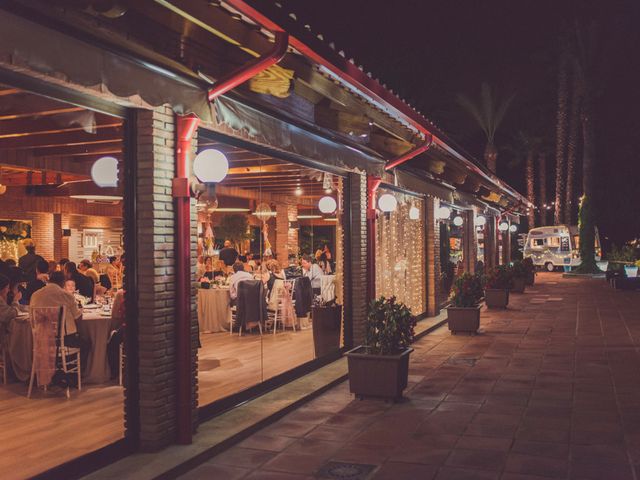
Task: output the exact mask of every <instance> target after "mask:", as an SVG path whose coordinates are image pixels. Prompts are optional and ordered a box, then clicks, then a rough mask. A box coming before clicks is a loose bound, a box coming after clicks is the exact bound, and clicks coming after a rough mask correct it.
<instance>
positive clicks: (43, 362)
mask: <svg viewBox="0 0 640 480" xmlns="http://www.w3.org/2000/svg"><path fill="white" fill-rule="evenodd" d="M30 312H31V315H30V318H31V331H32V333H33V359H34V362H35V366H36V375H37V378H38V385H40V386H45V385H49V383H51V378H52V377H53V374H54V373H55V370H56V345H57V343H58V342H59V344H60V348H64V335H60V329H61V325H62V322H63V321H64V307H31V309H30Z"/></svg>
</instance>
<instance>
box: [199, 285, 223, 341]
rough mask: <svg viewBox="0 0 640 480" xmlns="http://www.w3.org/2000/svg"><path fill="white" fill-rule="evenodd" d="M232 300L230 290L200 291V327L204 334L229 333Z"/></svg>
mask: <svg viewBox="0 0 640 480" xmlns="http://www.w3.org/2000/svg"><path fill="white" fill-rule="evenodd" d="M230 298H231V297H230V296H229V289H228V288H210V289H206V288H200V289H198V325H199V326H200V331H201V332H202V333H209V332H226V331H228V328H229V324H230V323H231V307H230V306H229V300H230Z"/></svg>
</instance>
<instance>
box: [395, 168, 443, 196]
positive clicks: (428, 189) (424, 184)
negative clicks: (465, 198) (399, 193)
mask: <svg viewBox="0 0 640 480" xmlns="http://www.w3.org/2000/svg"><path fill="white" fill-rule="evenodd" d="M395 174H396V180H397V182H398V186H399V187H402V188H404V189H406V190H411V191H413V192H416V193H422V194H424V195H430V196H432V197H436V198H439V199H440V200H443V201H445V202H452V201H453V190H452V189H450V188H447V187H445V186H444V185H440V184H439V183H436V182H433V181H430V180H428V179H423V178H419V177H417V176H415V175H412V174H411V173H409V172H406V171H402V170H400V169H396V170H395Z"/></svg>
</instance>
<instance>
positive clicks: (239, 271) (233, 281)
mask: <svg viewBox="0 0 640 480" xmlns="http://www.w3.org/2000/svg"><path fill="white" fill-rule="evenodd" d="M233 272H234V273H233V275H231V277H229V296H230V297H231V300H235V299H236V298H238V283H240V282H242V281H243V280H253V275H251V274H250V273H249V272H246V271H245V270H244V265H243V264H242V263H240V262H236V263H234V264H233Z"/></svg>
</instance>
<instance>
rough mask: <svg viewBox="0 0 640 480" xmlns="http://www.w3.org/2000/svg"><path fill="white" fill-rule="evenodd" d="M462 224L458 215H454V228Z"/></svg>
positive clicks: (462, 221)
mask: <svg viewBox="0 0 640 480" xmlns="http://www.w3.org/2000/svg"><path fill="white" fill-rule="evenodd" d="M463 223H464V220H463V219H462V217H461V216H460V215H456V216H455V217H453V224H454V225H455V226H456V227H459V226H461V225H462V224H463Z"/></svg>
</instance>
